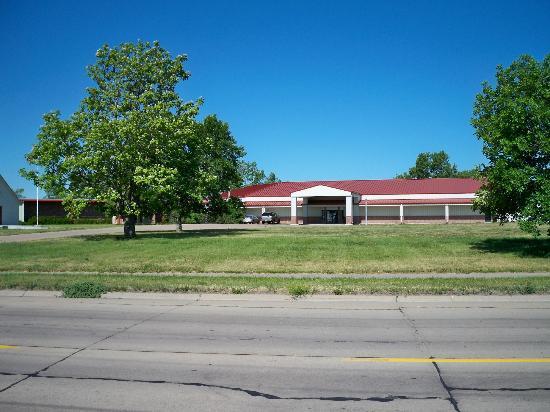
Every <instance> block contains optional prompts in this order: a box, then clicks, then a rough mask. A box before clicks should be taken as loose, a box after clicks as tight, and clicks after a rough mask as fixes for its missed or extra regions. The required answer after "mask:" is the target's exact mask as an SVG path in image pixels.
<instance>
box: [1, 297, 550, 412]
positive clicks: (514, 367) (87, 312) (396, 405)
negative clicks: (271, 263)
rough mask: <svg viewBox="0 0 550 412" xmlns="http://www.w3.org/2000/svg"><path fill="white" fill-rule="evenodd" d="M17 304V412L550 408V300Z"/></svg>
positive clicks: (5, 405) (31, 300)
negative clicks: (51, 411) (67, 410)
mask: <svg viewBox="0 0 550 412" xmlns="http://www.w3.org/2000/svg"><path fill="white" fill-rule="evenodd" d="M10 294H11V295H16V293H11V292H2V293H0V345H2V346H0V410H3V411H11V410H16V411H23V410H29V409H32V410H62V409H70V410H75V409H79V410H86V411H97V410H144V411H145V410H163V411H164V410H174V411H180V410H213V411H243V410H281V411H283V410H284V411H287V410H299V411H301V410H369V411H372V410H391V411H394V410H403V411H415V410H422V411H432V410H434V411H483V410H498V411H506V410H510V411H512V410H514V411H517V410H529V411H537V410H541V411H542V410H548V409H549V406H550V363H549V357H550V297H536V296H533V297H464V298H450V297H426V298H423V297H409V298H398V299H396V298H395V297H364V296H363V297H349V296H334V297H322V296H317V297H310V298H306V299H298V300H292V299H290V298H288V297H284V296H272V295H252V296H248V295H246V296H239V295H231V296H227V295H225V296H224V295H202V296H200V295H161V294H145V295H138V294H136V295H129V294H124V295H121V294H110V295H109V297H108V298H103V299H99V300H69V299H63V298H56V297H52V296H49V294H48V293H45V294H41V293H27V294H26V296H23V297H21V296H9V295H10ZM32 295H36V296H32Z"/></svg>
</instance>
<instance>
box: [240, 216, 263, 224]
mask: <svg viewBox="0 0 550 412" xmlns="http://www.w3.org/2000/svg"><path fill="white" fill-rule="evenodd" d="M243 223H250V224H252V223H260V218H259V217H258V216H256V215H246V216H245V217H244V219H243Z"/></svg>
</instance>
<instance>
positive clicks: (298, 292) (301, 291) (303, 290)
mask: <svg viewBox="0 0 550 412" xmlns="http://www.w3.org/2000/svg"><path fill="white" fill-rule="evenodd" d="M288 293H289V294H290V296H292V297H295V298H299V297H300V296H305V295H307V294H308V293H311V290H310V289H309V287H307V286H300V285H298V286H289V287H288Z"/></svg>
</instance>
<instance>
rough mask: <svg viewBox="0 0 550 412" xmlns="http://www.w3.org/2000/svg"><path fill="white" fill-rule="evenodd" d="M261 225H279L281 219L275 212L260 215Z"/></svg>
mask: <svg viewBox="0 0 550 412" xmlns="http://www.w3.org/2000/svg"><path fill="white" fill-rule="evenodd" d="M262 223H281V218H280V217H279V215H278V214H277V213H275V212H265V213H262Z"/></svg>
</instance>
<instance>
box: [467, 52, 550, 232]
mask: <svg viewBox="0 0 550 412" xmlns="http://www.w3.org/2000/svg"><path fill="white" fill-rule="evenodd" d="M472 125H473V126H474V128H475V131H476V135H477V137H478V138H479V139H480V140H482V141H483V154H484V155H485V156H486V157H487V159H488V161H489V162H488V164H487V165H485V166H484V167H483V168H482V171H481V173H482V175H483V177H484V181H485V184H484V185H483V187H482V189H481V191H480V192H479V199H478V201H477V202H476V203H475V204H476V207H477V208H478V209H479V210H481V211H482V212H484V213H489V214H491V215H492V216H494V217H496V218H497V219H500V220H501V221H506V220H508V219H510V218H513V219H517V220H518V221H519V225H520V227H521V228H522V229H524V230H526V231H528V232H531V233H533V234H536V235H537V234H540V232H541V229H542V228H543V227H544V226H545V225H549V224H550V55H547V56H546V57H545V58H544V60H543V61H541V62H539V61H537V60H536V59H534V58H533V57H531V56H521V57H520V58H519V59H518V60H516V61H514V62H513V63H512V64H511V65H510V67H507V68H503V67H502V66H497V70H496V83H495V84H494V85H491V84H489V83H488V82H485V83H483V90H482V91H481V93H479V94H478V95H477V96H476V99H475V104H474V112H473V118H472ZM547 230H548V234H549V235H550V229H547Z"/></svg>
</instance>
